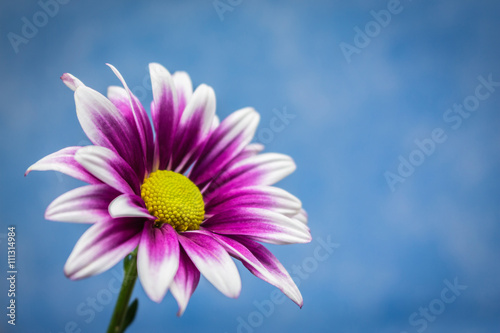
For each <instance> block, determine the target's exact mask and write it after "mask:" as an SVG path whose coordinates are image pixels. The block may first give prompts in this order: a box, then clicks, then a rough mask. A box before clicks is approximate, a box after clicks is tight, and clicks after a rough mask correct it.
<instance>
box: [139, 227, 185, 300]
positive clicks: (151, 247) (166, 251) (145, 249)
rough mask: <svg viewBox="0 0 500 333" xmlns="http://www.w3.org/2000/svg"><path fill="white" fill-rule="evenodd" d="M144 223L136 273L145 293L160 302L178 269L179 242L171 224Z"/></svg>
mask: <svg viewBox="0 0 500 333" xmlns="http://www.w3.org/2000/svg"><path fill="white" fill-rule="evenodd" d="M153 225H154V223H153V222H146V223H145V225H144V230H143V232H142V236H141V241H140V244H139V250H138V253H137V273H138V275H139V279H140V280H141V284H142V286H143V288H144V291H145V292H146V294H147V295H148V296H149V298H151V299H152V300H153V301H155V302H157V303H160V302H161V300H162V299H163V297H165V294H166V293H167V290H168V287H169V286H170V284H171V283H172V281H173V279H174V276H175V274H176V272H177V268H178V267H179V241H178V238H177V232H176V231H175V230H174V228H172V226H171V225H170V224H167V223H165V224H163V225H162V226H161V227H160V228H156V227H154V226H153Z"/></svg>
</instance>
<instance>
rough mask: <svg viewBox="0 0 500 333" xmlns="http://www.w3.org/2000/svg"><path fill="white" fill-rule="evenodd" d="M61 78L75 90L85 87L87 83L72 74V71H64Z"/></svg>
mask: <svg viewBox="0 0 500 333" xmlns="http://www.w3.org/2000/svg"><path fill="white" fill-rule="evenodd" d="M61 80H62V81H63V82H64V84H65V85H66V86H67V87H68V88H69V89H71V90H73V91H75V90H76V89H77V88H78V87H84V86H85V85H84V84H83V83H82V81H80V80H78V79H77V78H76V77H74V76H73V75H71V74H70V73H64V74H63V75H62V76H61Z"/></svg>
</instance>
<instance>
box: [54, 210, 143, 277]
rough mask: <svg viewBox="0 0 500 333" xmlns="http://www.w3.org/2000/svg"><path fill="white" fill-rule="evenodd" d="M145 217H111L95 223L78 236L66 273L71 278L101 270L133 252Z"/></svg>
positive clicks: (96, 272) (89, 274) (65, 269)
mask: <svg viewBox="0 0 500 333" xmlns="http://www.w3.org/2000/svg"><path fill="white" fill-rule="evenodd" d="M143 225H144V223H143V220H142V219H131V218H124V219H109V220H104V221H101V222H98V223H96V224H93V225H92V226H91V227H90V228H89V229H88V230H87V231H86V232H85V233H84V234H83V235H82V236H81V237H80V239H79V240H78V242H77V243H76V245H75V247H74V248H73V251H72V252H71V254H70V256H69V258H68V260H67V261H66V265H65V266H64V273H65V274H66V276H67V277H69V278H70V279H72V280H77V279H82V278H85V277H89V276H92V275H96V274H99V273H102V272H104V271H106V270H108V269H109V268H111V267H113V266H114V265H116V264H117V263H118V262H120V260H122V259H123V258H124V257H125V256H126V255H127V254H129V253H130V252H132V251H133V250H134V249H135V248H136V247H137V245H138V244H139V240H140V238H141V232H142V228H143Z"/></svg>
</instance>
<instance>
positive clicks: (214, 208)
mask: <svg viewBox="0 0 500 333" xmlns="http://www.w3.org/2000/svg"><path fill="white" fill-rule="evenodd" d="M239 207H254V208H265V209H268V210H272V211H274V212H277V213H280V214H284V215H287V216H290V217H294V216H295V215H296V214H298V213H299V212H300V209H301V207H302V204H301V202H300V200H299V199H297V198H296V197H295V196H293V195H291V194H290V193H288V192H287V191H285V190H283V189H281V188H278V187H273V186H249V187H242V188H234V189H232V190H229V191H227V192H221V193H220V195H218V196H215V197H212V198H211V200H209V201H208V202H206V203H205V212H206V215H210V216H212V215H214V214H217V213H219V212H222V211H225V210H229V209H233V208H239Z"/></svg>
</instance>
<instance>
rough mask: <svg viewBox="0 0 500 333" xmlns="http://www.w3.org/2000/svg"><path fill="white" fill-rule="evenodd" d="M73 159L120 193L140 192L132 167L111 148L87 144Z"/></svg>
mask: <svg viewBox="0 0 500 333" xmlns="http://www.w3.org/2000/svg"><path fill="white" fill-rule="evenodd" d="M75 160H76V161H77V162H78V163H80V164H81V165H82V166H83V167H84V168H85V169H87V171H88V172H90V173H91V174H92V175H93V176H95V177H96V178H98V179H99V180H101V181H102V182H103V183H105V184H108V185H109V186H111V187H113V188H115V189H117V190H118V191H120V192H122V193H130V194H133V193H135V194H140V191H141V190H140V183H139V180H138V179H137V176H136V175H135V173H134V171H133V170H132V168H131V167H130V166H129V165H128V163H127V162H125V161H124V160H123V159H122V158H121V157H120V156H118V155H117V154H116V153H115V152H113V151H112V150H109V149H107V148H104V147H99V146H87V147H83V148H81V149H79V150H78V152H77V153H76V154H75Z"/></svg>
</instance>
